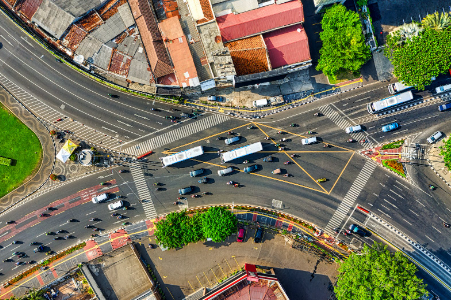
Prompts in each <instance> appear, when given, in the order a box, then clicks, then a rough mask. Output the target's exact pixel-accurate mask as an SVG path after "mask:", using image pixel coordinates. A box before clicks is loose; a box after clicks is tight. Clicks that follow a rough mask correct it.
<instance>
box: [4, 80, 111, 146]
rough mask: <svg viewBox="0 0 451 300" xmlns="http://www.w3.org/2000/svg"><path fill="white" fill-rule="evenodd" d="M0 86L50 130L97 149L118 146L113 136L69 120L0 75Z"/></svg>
mask: <svg viewBox="0 0 451 300" xmlns="http://www.w3.org/2000/svg"><path fill="white" fill-rule="evenodd" d="M0 84H1V85H2V86H3V87H4V88H5V89H6V90H8V92H10V93H11V94H12V95H13V96H14V97H15V98H16V99H17V100H19V101H20V103H22V105H24V106H25V107H26V108H27V109H28V110H29V111H30V112H32V113H33V114H34V115H35V116H37V117H38V118H40V119H41V120H42V121H44V122H46V123H47V124H48V125H50V126H51V127H52V129H55V130H68V131H70V132H72V133H73V136H74V137H76V138H82V139H83V140H85V141H88V142H91V144H92V145H93V146H97V147H104V148H112V147H114V146H117V145H119V144H120V140H119V139H118V138H116V137H115V136H114V137H113V136H110V135H109V134H106V133H104V132H101V131H99V130H96V129H94V128H91V127H89V126H86V125H84V124H82V123H80V122H78V121H76V120H72V119H70V118H69V117H68V116H67V115H65V114H64V113H63V112H59V111H57V110H56V109H54V108H52V107H50V106H49V105H47V104H45V103H44V102H42V101H41V100H39V99H37V98H36V97H34V96H33V95H31V94H30V93H28V92H27V91H25V90H23V89H22V88H21V87H20V86H18V85H16V84H15V83H14V82H12V81H11V80H9V79H8V78H6V77H5V76H3V75H2V74H0ZM62 106H63V105H62ZM62 109H64V108H62ZM58 119H62V121H59V122H57V123H56V124H55V121H56V120H58Z"/></svg>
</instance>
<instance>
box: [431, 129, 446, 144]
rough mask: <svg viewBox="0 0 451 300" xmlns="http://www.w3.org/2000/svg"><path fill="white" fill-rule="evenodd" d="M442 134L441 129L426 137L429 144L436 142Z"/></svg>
mask: <svg viewBox="0 0 451 300" xmlns="http://www.w3.org/2000/svg"><path fill="white" fill-rule="evenodd" d="M442 136H443V133H442V132H441V131H437V132H435V133H434V134H433V135H431V136H430V137H428V138H427V141H428V143H429V144H434V143H435V142H437V141H438V140H439V139H440V138H441V137H442Z"/></svg>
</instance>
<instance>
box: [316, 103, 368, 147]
mask: <svg viewBox="0 0 451 300" xmlns="http://www.w3.org/2000/svg"><path fill="white" fill-rule="evenodd" d="M319 111H320V112H321V113H322V114H323V115H325V116H326V117H328V118H329V119H330V120H331V121H332V122H334V123H335V124H336V125H337V126H338V127H340V128H341V129H343V130H345V129H346V128H347V127H350V126H353V125H354V124H351V122H349V121H348V120H346V119H345V118H344V117H343V116H342V115H341V114H340V113H338V112H337V111H335V110H334V109H333V107H332V106H331V105H330V104H328V105H324V106H321V107H320V108H319ZM350 135H351V137H352V138H353V139H354V140H356V141H362V140H366V143H363V144H362V146H363V147H364V148H365V149H371V148H373V143H372V142H371V141H370V140H369V139H368V138H367V136H366V134H365V133H364V132H362V131H361V132H356V133H351V134H350Z"/></svg>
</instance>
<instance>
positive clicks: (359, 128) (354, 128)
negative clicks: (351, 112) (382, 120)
mask: <svg viewBox="0 0 451 300" xmlns="http://www.w3.org/2000/svg"><path fill="white" fill-rule="evenodd" d="M345 130H346V133H356V132H359V131H362V126H360V125H355V126H349V127H348V128H346V129H345Z"/></svg>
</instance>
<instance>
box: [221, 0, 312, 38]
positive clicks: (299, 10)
mask: <svg viewBox="0 0 451 300" xmlns="http://www.w3.org/2000/svg"><path fill="white" fill-rule="evenodd" d="M216 21H217V22H218V26H219V30H220V31H221V36H222V40H223V41H224V42H227V41H233V40H236V39H240V38H243V37H247V36H252V35H256V34H259V33H265V32H269V31H272V30H275V29H279V28H281V27H285V26H288V25H292V24H299V23H302V22H304V10H303V6H302V3H301V1H299V0H296V1H290V2H286V3H283V4H272V5H268V6H265V7H262V8H259V9H254V10H250V11H247V12H244V13H241V14H237V15H235V14H228V15H224V16H221V17H217V18H216Z"/></svg>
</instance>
